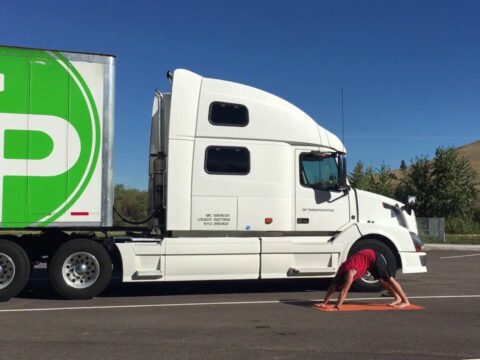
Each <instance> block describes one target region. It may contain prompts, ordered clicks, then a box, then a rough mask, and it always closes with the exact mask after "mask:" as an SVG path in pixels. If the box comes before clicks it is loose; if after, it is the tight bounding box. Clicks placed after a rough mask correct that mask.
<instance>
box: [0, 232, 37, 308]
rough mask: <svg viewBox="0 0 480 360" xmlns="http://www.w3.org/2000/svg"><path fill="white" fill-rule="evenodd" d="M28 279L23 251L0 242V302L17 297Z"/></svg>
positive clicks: (26, 262) (28, 274) (26, 259)
mask: <svg viewBox="0 0 480 360" xmlns="http://www.w3.org/2000/svg"><path fill="white" fill-rule="evenodd" d="M29 277H30V261H29V259H28V256H27V254H26V253H25V250H23V249H22V248H21V247H20V246H18V245H17V244H15V243H14V242H12V241H9V240H0V301H7V300H8V299H10V298H12V297H14V296H16V295H18V293H20V291H22V290H23V288H24V287H25V285H26V284H27V282H28V278H29Z"/></svg>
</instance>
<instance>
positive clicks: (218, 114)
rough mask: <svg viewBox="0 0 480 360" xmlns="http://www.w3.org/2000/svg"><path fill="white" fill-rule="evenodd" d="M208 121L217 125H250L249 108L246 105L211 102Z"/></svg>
mask: <svg viewBox="0 0 480 360" xmlns="http://www.w3.org/2000/svg"><path fill="white" fill-rule="evenodd" d="M208 121H210V123H211V124H212V125H217V126H238V127H244V126H247V125H248V109H247V107H246V106H244V105H240V104H230V103H225V102H218V101H215V102H213V103H211V104H210V109H209V112H208Z"/></svg>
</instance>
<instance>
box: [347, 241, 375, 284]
mask: <svg viewBox="0 0 480 360" xmlns="http://www.w3.org/2000/svg"><path fill="white" fill-rule="evenodd" d="M374 261H375V251H373V250H371V249H363V250H360V251H359V252H357V253H355V254H353V255H352V256H350V257H349V258H347V260H345V262H344V263H343V264H342V265H340V268H339V269H338V274H343V273H345V272H347V271H349V270H357V273H356V274H355V276H354V278H353V281H355V280H357V279H360V278H361V277H362V276H363V275H365V273H366V272H367V270H368V269H369V268H370V266H372V264H373V263H374Z"/></svg>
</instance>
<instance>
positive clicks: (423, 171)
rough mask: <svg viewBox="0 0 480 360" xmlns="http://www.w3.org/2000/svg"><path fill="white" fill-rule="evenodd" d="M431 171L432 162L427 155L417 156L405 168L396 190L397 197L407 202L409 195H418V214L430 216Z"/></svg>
mask: <svg viewBox="0 0 480 360" xmlns="http://www.w3.org/2000/svg"><path fill="white" fill-rule="evenodd" d="M430 172H431V164H430V161H429V160H428V158H427V157H426V156H423V155H422V156H419V157H416V158H415V160H413V161H412V162H411V164H410V167H409V168H408V169H407V170H405V173H404V174H403V175H404V176H403V177H402V178H401V179H400V181H399V183H398V186H397V188H396V191H395V197H396V198H397V199H398V200H400V201H402V202H404V203H406V202H407V200H408V195H415V196H416V198H417V199H416V205H415V209H416V213H417V215H418V216H430V215H429V212H430V207H429V203H430V187H431V184H430Z"/></svg>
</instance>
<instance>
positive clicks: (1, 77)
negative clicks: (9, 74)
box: [0, 74, 5, 92]
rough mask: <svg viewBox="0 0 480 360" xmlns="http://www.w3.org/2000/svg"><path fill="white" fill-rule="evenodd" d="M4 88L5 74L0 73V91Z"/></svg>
mask: <svg viewBox="0 0 480 360" xmlns="http://www.w3.org/2000/svg"><path fill="white" fill-rule="evenodd" d="M4 90H5V75H3V74H0V92H3V91H4Z"/></svg>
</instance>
